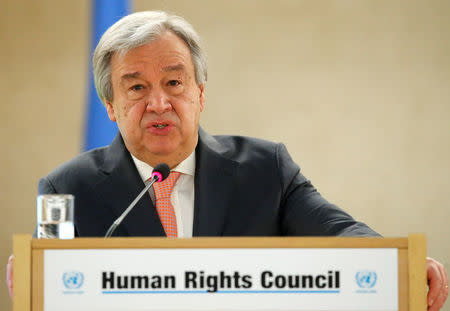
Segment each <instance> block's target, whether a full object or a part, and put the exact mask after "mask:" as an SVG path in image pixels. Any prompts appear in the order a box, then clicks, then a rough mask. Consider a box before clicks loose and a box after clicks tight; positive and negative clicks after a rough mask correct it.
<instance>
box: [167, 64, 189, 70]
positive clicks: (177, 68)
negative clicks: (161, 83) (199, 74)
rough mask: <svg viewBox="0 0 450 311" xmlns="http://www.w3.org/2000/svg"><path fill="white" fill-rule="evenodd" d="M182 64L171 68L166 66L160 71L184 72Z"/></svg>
mask: <svg viewBox="0 0 450 311" xmlns="http://www.w3.org/2000/svg"><path fill="white" fill-rule="evenodd" d="M184 68H185V67H184V65H183V64H178V65H173V66H166V67H164V68H163V69H162V71H165V72H170V71H182V70H184Z"/></svg>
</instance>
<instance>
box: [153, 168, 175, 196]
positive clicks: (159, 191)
mask: <svg viewBox="0 0 450 311" xmlns="http://www.w3.org/2000/svg"><path fill="white" fill-rule="evenodd" d="M179 177H180V173H179V172H170V174H169V176H168V177H167V178H166V179H164V180H163V181H162V182H156V183H154V184H153V189H154V190H155V196H156V200H159V199H162V198H170V195H171V194H172V190H173V187H174V186H175V183H176V182H177V180H178V178H179Z"/></svg>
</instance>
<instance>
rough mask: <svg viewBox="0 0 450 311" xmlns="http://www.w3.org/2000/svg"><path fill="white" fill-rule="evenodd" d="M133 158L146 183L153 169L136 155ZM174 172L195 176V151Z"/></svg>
mask: <svg viewBox="0 0 450 311" xmlns="http://www.w3.org/2000/svg"><path fill="white" fill-rule="evenodd" d="M131 157H132V158H133V162H134V165H136V168H137V170H138V172H139V175H140V176H141V178H142V180H143V181H144V182H145V181H146V180H148V179H149V178H150V177H151V176H152V172H153V167H151V166H150V165H148V164H147V163H145V162H143V161H141V160H139V159H138V158H136V157H135V156H134V155H131ZM172 171H175V172H180V173H182V174H185V175H190V176H192V177H194V176H195V149H194V151H193V152H192V153H191V154H190V155H189V156H188V157H187V158H186V159H184V160H183V161H181V162H180V164H178V165H177V166H176V167H175V168H174V169H173V170H172Z"/></svg>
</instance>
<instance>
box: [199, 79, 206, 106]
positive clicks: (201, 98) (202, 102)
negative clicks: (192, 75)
mask: <svg viewBox="0 0 450 311" xmlns="http://www.w3.org/2000/svg"><path fill="white" fill-rule="evenodd" d="M198 88H199V90H200V95H199V103H200V112H201V111H203V108H205V85H204V84H199V85H198Z"/></svg>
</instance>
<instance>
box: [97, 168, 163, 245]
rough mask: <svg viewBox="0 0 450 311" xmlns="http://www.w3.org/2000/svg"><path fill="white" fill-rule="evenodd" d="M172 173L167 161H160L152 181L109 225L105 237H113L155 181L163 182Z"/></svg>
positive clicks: (154, 170)
mask: <svg viewBox="0 0 450 311" xmlns="http://www.w3.org/2000/svg"><path fill="white" fill-rule="evenodd" d="M169 174H170V168H169V166H168V165H167V164H165V163H160V164H158V165H156V166H155V168H154V169H153V172H152V177H151V178H150V182H149V184H148V185H147V186H145V188H144V189H143V190H142V191H141V193H139V195H138V196H137V197H136V199H134V200H133V202H131V204H130V205H129V206H128V207H127V209H126V210H125V211H124V212H123V213H122V215H120V216H119V217H118V218H117V219H116V220H115V221H114V222H113V224H112V225H111V227H109V229H108V231H106V234H105V238H109V237H111V235H112V234H113V233H114V231H115V230H116V228H117V227H118V226H119V225H120V223H121V222H122V221H123V220H124V219H125V217H127V215H128V213H129V212H130V211H131V210H132V209H133V207H134V206H135V205H136V203H137V202H139V200H140V199H141V198H142V196H143V195H144V194H145V193H146V192H147V191H148V189H150V187H151V186H153V184H154V183H155V182H161V181H163V180H164V179H166V178H167V177H168V176H169Z"/></svg>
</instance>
